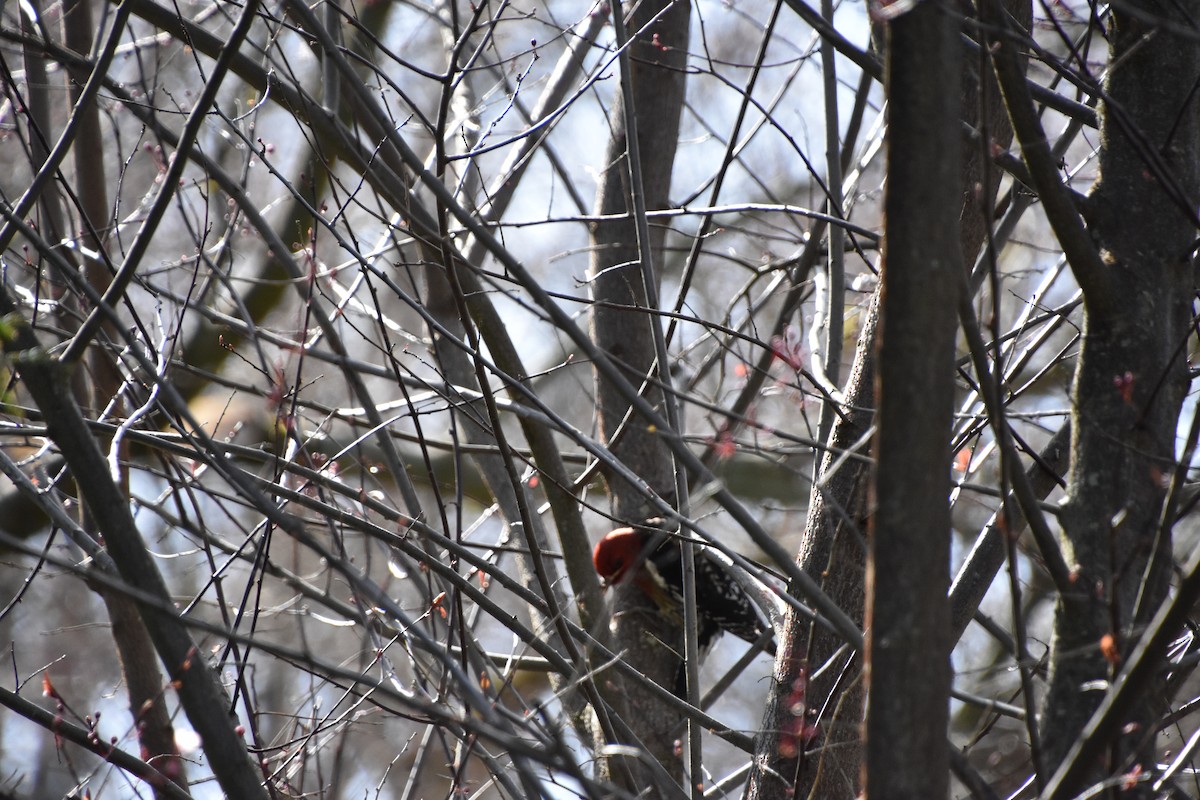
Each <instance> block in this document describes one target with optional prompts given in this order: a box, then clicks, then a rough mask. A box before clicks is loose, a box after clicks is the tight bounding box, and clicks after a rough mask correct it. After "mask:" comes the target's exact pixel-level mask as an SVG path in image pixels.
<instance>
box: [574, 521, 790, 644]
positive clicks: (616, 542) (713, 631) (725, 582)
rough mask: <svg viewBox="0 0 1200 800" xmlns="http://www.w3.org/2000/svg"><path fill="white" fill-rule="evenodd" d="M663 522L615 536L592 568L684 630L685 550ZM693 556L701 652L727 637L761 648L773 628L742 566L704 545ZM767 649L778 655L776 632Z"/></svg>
mask: <svg viewBox="0 0 1200 800" xmlns="http://www.w3.org/2000/svg"><path fill="white" fill-rule="evenodd" d="M662 522H663V521H662V520H660V519H653V520H647V521H646V522H644V523H642V524H639V525H635V526H630V527H623V528H617V529H616V530H613V531H610V532H609V533H607V534H606V535H605V536H604V538H602V539H601V540H600V541H599V542H598V543H597V544H596V548H595V550H593V552H592V564H593V566H594V567H595V569H596V574H597V575H599V576H600V578H601V580H602V581H603V582H604V584H605V586H612V585H614V584H618V583H624V582H626V581H628V582H630V583H632V584H633V585H634V586H635V587H637V588H638V589H639V590H640V591H641V592H642V593H643V594H645V595H646V596H647V597H648V598H650V600H652V601H653V602H654V604H655V606H656V607H657V608H658V611H659V613H660V614H662V615H663V616H664V617H665V618H666V619H668V620H669V621H671V622H672V623H674V624H676V625H679V626H680V627H682V626H683V558H682V555H683V550H682V548H681V545H680V541H679V539H678V538H676V537H672V536H664V535H663V533H662V532H661V527H660V526H661V525H662ZM693 552H694V553H695V563H696V612H697V616H698V618H699V626H698V627H699V630H698V631H697V639H696V643H697V646H698V648H699V650H700V651H701V652H702V653H704V652H707V651H708V650H709V649H710V647H711V646H712V644H713V642H714V641H715V639H716V637H717V636H718V635H720V634H721V633H722V632H727V633H732V634H733V635H734V636H737V637H738V638H740V639H742V640H744V641H747V642H749V643H750V644H758V643H759V642H760V641H761V640H763V639H764V636H765V634H766V633H767V632H768V631H770V630H771V628H770V626H769V625H768V624H767V623H766V622H765V621H764V619H763V617H762V615H761V614H760V613H759V610H758V606H757V605H756V604H755V602H754V601H753V600H752V599H751V597H750V595H749V594H748V593H747V592H746V589H745V588H744V586H743V584H742V582H741V581H740V580H739V578H738V577H736V576H735V575H734V573H733V570H739V569H741V567H738V566H737V565H735V564H733V563H728V562H727V561H726V560H723V559H719V558H718V557H717V555H716V554H715V553H714V552H712V551H711V550H710V549H709V548H707V547H704V546H697V547H696V548H695V550H694V551H693ZM742 578H743V580H744V578H745V576H742ZM764 645H765V649H767V650H768V651H771V652H774V649H775V643H774V634H773V632H772V634H771V636H770V637H769V638H767V641H766V642H765V643H764Z"/></svg>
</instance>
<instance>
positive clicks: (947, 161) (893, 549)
mask: <svg viewBox="0 0 1200 800" xmlns="http://www.w3.org/2000/svg"><path fill="white" fill-rule="evenodd" d="M955 11H956V9H954V8H953V5H952V3H951V2H949V0H942V1H941V2H926V3H922V4H920V5H918V6H917V7H916V8H915V9H913V10H912V11H910V12H908V13H905V14H902V15H901V16H899V17H897V18H896V19H895V20H894V21H892V22H890V23H889V25H888V48H887V72H886V87H887V94H888V99H889V102H890V104H891V105H890V112H889V119H888V157H887V174H888V177H887V191H886V196H885V199H884V216H885V228H884V267H883V280H882V287H883V288H882V293H881V297H880V309H879V317H880V321H879V369H878V372H877V375H876V384H875V385H876V395H877V399H878V402H879V416H878V426H879V430H878V433H877V435H876V437H875V458H876V468H875V480H874V481H873V483H872V486H873V496H874V500H875V503H874V506H875V508H874V514H873V516H872V518H871V525H870V536H869V538H868V550H869V552H868V559H867V624H866V654H865V662H866V668H865V676H866V680H865V684H866V688H867V693H868V698H869V700H868V704H867V714H866V728H865V732H866V763H865V768H864V771H863V772H864V783H865V787H866V792H867V794H868V796H870V797H871V798H872V800H880V799H881V798H897V800H899V798H909V797H945V796H946V794H947V791H948V790H949V772H950V770H949V750H948V748H947V745H946V730H947V727H948V724H949V718H950V683H951V673H950V650H951V647H952V645H953V642H952V640H951V638H950V606H949V602H948V600H947V597H946V594H947V590H948V589H949V586H950V471H949V469H947V463H946V460H947V453H946V445H945V443H946V441H947V440H948V439H949V437H950V426H951V419H952V417H953V411H954V379H955V369H954V360H955V352H954V351H955V334H956V332H957V319H958V294H959V287H960V285H964V286H965V282H963V281H961V277H960V276H961V274H962V252H961V248H960V244H959V237H958V234H957V231H955V222H957V219H958V215H959V213H960V210H961V209H960V206H961V203H962V200H961V194H962V189H961V182H962V177H963V176H962V171H961V169H960V166H959V164H958V159H957V158H956V156H957V154H958V152H959V149H960V148H959V144H960V141H961V139H962V134H961V132H960V130H959V125H960V118H959V113H960V109H959V103H960V102H961V97H960V96H959V90H958V82H959V78H960V76H961V74H962V71H961V66H960V65H961V62H962V47H961V45H960V44H959V42H958V33H959V26H960V23H959V21H958V17H957V14H956V13H954V12H955Z"/></svg>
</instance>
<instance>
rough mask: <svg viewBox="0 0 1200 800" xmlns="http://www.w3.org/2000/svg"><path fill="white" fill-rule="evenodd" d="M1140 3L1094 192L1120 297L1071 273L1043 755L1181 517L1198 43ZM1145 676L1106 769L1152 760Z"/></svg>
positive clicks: (1151, 598)
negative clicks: (1078, 317) (1065, 444)
mask: <svg viewBox="0 0 1200 800" xmlns="http://www.w3.org/2000/svg"><path fill="white" fill-rule="evenodd" d="M1137 8H1140V9H1141V10H1142V12H1145V13H1152V14H1153V15H1154V17H1155V18H1156V19H1157V18H1160V17H1163V18H1167V19H1170V20H1173V21H1175V22H1176V23H1177V24H1190V23H1186V22H1185V21H1186V20H1191V19H1195V16H1196V14H1197V13H1198V12H1200V8H1198V7H1197V3H1195V2H1184V3H1182V4H1178V5H1173V6H1170V7H1166V6H1157V5H1155V6H1154V7H1152V8H1151V7H1149V6H1143V4H1137ZM1138 16H1139V13H1138V12H1137V11H1136V10H1135V9H1130V10H1129V11H1128V12H1126V11H1123V10H1122V9H1118V8H1116V7H1114V9H1113V11H1112V19H1111V24H1110V32H1109V41H1110V43H1111V45H1110V64H1111V65H1112V66H1111V68H1110V71H1109V73H1108V80H1107V82H1106V84H1105V88H1106V90H1107V92H1108V94H1107V99H1106V101H1105V103H1104V106H1103V111H1102V117H1101V149H1100V178H1099V179H1098V180H1097V182H1096V184H1095V185H1094V187H1093V190H1092V193H1091V196H1090V198H1089V202H1088V210H1089V215H1088V216H1089V221H1090V222H1091V230H1092V235H1093V238H1094V239H1095V241H1096V242H1097V244H1098V246H1099V248H1100V256H1101V261H1102V262H1103V265H1104V266H1105V268H1106V269H1105V271H1104V272H1103V274H1101V275H1093V276H1090V277H1091V279H1093V280H1098V282H1099V285H1100V287H1101V288H1102V289H1104V290H1106V291H1107V293H1108V295H1109V297H1110V298H1114V299H1115V300H1116V302H1113V303H1109V302H1105V300H1106V298H1098V297H1096V296H1095V294H1096V292H1095V291H1091V284H1090V283H1089V282H1087V281H1085V280H1084V276H1078V277H1080V283H1081V285H1084V286H1085V290H1084V322H1083V341H1082V346H1081V348H1080V354H1079V361H1078V364H1077V367H1076V372H1075V382H1074V386H1073V387H1072V392H1071V397H1072V401H1073V402H1072V409H1073V413H1072V426H1073V438H1072V442H1071V466H1070V471H1069V475H1068V481H1069V484H1068V485H1069V489H1068V496H1067V498H1066V500H1065V501H1064V502H1063V507H1062V515H1061V522H1062V526H1063V533H1062V545H1063V549H1064V556H1065V558H1066V561H1067V564H1068V565H1069V566H1071V567H1072V570H1073V572H1072V577H1073V579H1074V580H1073V586H1074V588H1075V589H1076V591H1074V592H1071V593H1068V594H1066V595H1064V596H1062V597H1060V598H1059V604H1058V607H1057V610H1056V614H1055V622H1054V638H1053V642H1052V646H1051V657H1050V686H1049V691H1048V694H1047V696H1046V702H1045V711H1044V718H1043V722H1042V725H1043V735H1042V740H1043V741H1044V742H1045V743H1046V745H1045V746H1046V753H1045V766H1046V767H1047V768H1048V769H1054V768H1055V767H1056V766H1057V765H1058V764H1059V762H1060V761H1061V760H1062V759H1063V757H1064V756H1065V755H1066V753H1067V751H1068V750H1069V748H1070V746H1071V745H1072V744H1073V743H1074V741H1075V739H1076V737H1077V735H1078V734H1079V732H1080V731H1081V730H1082V728H1083V726H1084V724H1085V723H1086V722H1087V720H1088V718H1089V716H1090V715H1091V714H1092V712H1093V711H1094V710H1095V708H1096V706H1097V705H1098V704H1099V702H1100V700H1101V699H1102V698H1103V694H1102V693H1101V692H1096V691H1090V692H1089V691H1087V690H1086V689H1085V688H1084V687H1085V684H1087V683H1089V682H1091V681H1105V680H1108V679H1111V678H1112V677H1113V676H1114V675H1115V673H1116V672H1117V671H1118V670H1119V668H1120V663H1121V655H1122V654H1128V652H1129V651H1130V649H1131V648H1132V644H1133V642H1134V641H1136V639H1137V638H1138V636H1140V634H1141V629H1142V626H1144V625H1145V624H1146V622H1147V621H1148V620H1149V618H1150V616H1151V615H1152V614H1153V613H1154V611H1155V610H1156V609H1157V607H1158V605H1159V603H1160V602H1161V601H1162V600H1163V599H1164V598H1165V597H1166V593H1167V590H1168V587H1169V580H1170V569H1171V529H1170V528H1171V522H1172V521H1171V520H1165V521H1164V520H1162V519H1161V513H1162V507H1163V500H1164V496H1165V493H1166V480H1165V476H1168V475H1169V474H1170V472H1171V470H1172V467H1173V464H1174V460H1175V431H1176V426H1177V424H1178V420H1179V413H1180V407H1181V405H1182V402H1183V397H1184V394H1185V392H1186V390H1187V386H1188V376H1187V363H1186V347H1185V342H1186V340H1187V338H1188V336H1189V329H1190V323H1191V294H1192V290H1193V287H1194V278H1193V274H1194V273H1193V263H1192V251H1193V249H1194V247H1195V236H1196V225H1195V207H1196V206H1195V203H1196V199H1195V198H1196V197H1197V195H1198V191H1197V190H1198V189H1200V186H1198V184H1200V163H1198V162H1200V159H1198V155H1200V154H1198V153H1197V146H1198V143H1200V130H1198V123H1200V119H1198V116H1197V99H1196V97H1195V96H1194V88H1195V84H1196V81H1197V79H1198V77H1200V51H1198V50H1197V48H1196V47H1195V44H1194V43H1193V42H1190V41H1185V40H1184V39H1183V38H1181V37H1174V36H1172V35H1170V34H1169V33H1165V32H1163V29H1162V28H1157V30H1156V28H1155V27H1153V26H1150V25H1148V24H1145V23H1143V22H1142V21H1140V20H1139V19H1138ZM1146 37H1150V38H1149V40H1147V38H1146ZM1168 75H1169V76H1170V77H1169V78H1167V76H1168ZM1146 689H1147V691H1146V694H1145V695H1144V697H1145V701H1144V702H1143V704H1142V705H1141V707H1140V708H1138V709H1137V711H1135V713H1134V714H1133V716H1132V718H1131V719H1130V720H1129V721H1128V722H1129V724H1127V725H1126V726H1125V728H1124V730H1125V734H1126V735H1125V736H1124V738H1123V739H1122V741H1121V742H1120V743H1119V744H1118V746H1117V747H1116V748H1114V750H1113V751H1112V761H1111V763H1109V764H1107V765H1096V766H1097V767H1103V770H1104V772H1106V773H1108V772H1111V771H1119V772H1128V771H1130V770H1131V769H1133V768H1134V763H1135V762H1136V763H1140V764H1141V765H1142V767H1143V768H1144V769H1146V770H1152V769H1153V765H1154V761H1153V760H1152V759H1153V756H1154V750H1153V744H1154V734H1153V731H1154V721H1155V720H1156V719H1159V718H1160V717H1161V714H1160V712H1161V711H1162V710H1163V708H1164V706H1163V702H1164V699H1163V698H1162V697H1161V684H1160V683H1158V682H1157V681H1156V685H1155V686H1150V687H1146ZM1096 774H1097V775H1099V773H1096ZM1147 791H1148V789H1147Z"/></svg>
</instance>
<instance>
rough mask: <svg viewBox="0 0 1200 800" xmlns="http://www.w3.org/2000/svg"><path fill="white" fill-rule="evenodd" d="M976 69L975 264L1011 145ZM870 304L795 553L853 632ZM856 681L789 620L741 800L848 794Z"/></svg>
mask: <svg viewBox="0 0 1200 800" xmlns="http://www.w3.org/2000/svg"><path fill="white" fill-rule="evenodd" d="M1005 6H1006V9H1007V11H1008V13H1009V14H1010V16H1011V18H1012V19H1013V20H1014V21H1015V22H1016V23H1017V24H1018V25H1020V26H1022V27H1024V28H1026V29H1028V27H1029V25H1030V24H1031V20H1032V16H1033V12H1032V6H1031V4H1030V3H1029V2H1028V0H1013V2H1007V3H1005ZM979 67H980V65H979V59H978V58H974V59H968V60H967V62H966V63H965V65H964V73H965V77H964V80H963V82H962V93H963V94H962V96H963V99H962V114H963V116H964V118H965V119H966V120H967V121H968V122H969V123H970V124H971V125H972V126H973V127H974V128H975V129H977V130H979V131H980V132H981V133H983V138H982V140H981V141H980V142H979V143H978V144H975V145H972V146H970V147H965V148H963V150H962V158H961V168H962V175H963V194H962V213H961V216H960V225H959V234H960V241H961V247H962V253H963V258H964V261H965V262H966V263H967V264H971V263H973V262H974V260H975V256H976V254H977V253H978V252H979V250H980V248H981V247H982V245H983V243H984V242H985V240H986V233H987V229H988V226H989V225H990V224H991V221H992V208H993V203H994V202H995V197H996V192H997V189H998V185H999V178H1000V174H999V170H998V169H996V168H995V167H993V166H991V164H990V161H991V158H992V152H993V148H996V149H997V150H1005V149H1007V148H1008V146H1009V144H1010V143H1011V142H1012V137H1013V134H1012V126H1011V125H1010V124H1009V122H1008V118H1007V116H1006V114H1005V112H1004V105H1003V102H1002V100H1001V97H1000V93H999V90H998V89H997V88H996V86H995V79H994V78H993V76H992V75H991V73H990V71H983V70H982V69H980V68H979ZM981 86H982V87H986V90H981ZM878 303H879V297H878V294H876V296H875V297H873V298H872V300H871V304H870V306H869V307H868V309H867V313H866V315H865V321H864V323H863V328H862V331H861V333H860V334H859V339H858V345H857V347H856V349H855V353H854V362H853V366H852V367H851V372H850V377H849V380H848V381H847V383H846V389H845V397H846V402H845V405H844V407H843V408H842V409H841V413H840V414H839V416H838V417H837V418H836V420H835V422H834V426H833V430H832V433H831V434H830V440H829V442H828V445H829V452H827V453H826V455H825V457H824V458H823V459H822V461H821V467H820V471H819V476H818V480H817V481H816V483H815V484H814V487H813V491H812V497H811V500H810V502H809V508H808V519H807V522H806V525H805V530H804V536H803V538H802V540H801V545H800V551H799V554H798V555H797V562H798V563H799V564H800V566H801V568H802V569H804V570H805V571H806V572H807V573H808V574H809V575H812V576H813V577H814V578H816V579H817V580H818V581H819V582H820V583H821V587H822V589H823V590H824V591H825V592H826V594H828V595H829V597H830V598H832V599H833V600H834V601H835V602H837V604H838V605H839V606H840V607H841V608H842V609H843V610H845V611H846V613H847V614H849V615H850V617H851V618H852V619H854V620H855V621H856V622H860V623H861V621H862V619H863V599H864V595H863V592H864V586H865V581H864V572H865V563H866V549H865V548H866V546H865V538H864V537H865V532H866V530H867V522H868V519H869V516H870V504H869V502H868V496H867V495H868V485H869V484H868V481H869V470H870V467H869V465H868V464H867V463H866V462H864V461H861V460H858V459H845V458H842V455H841V454H842V453H844V452H845V451H846V450H854V452H856V453H858V454H864V455H865V454H866V453H867V452H868V443H867V442H866V441H864V438H863V437H865V436H866V435H867V433H868V431H869V430H870V428H871V425H872V424H873V423H874V408H875V391H874V383H875V370H876V363H875V331H876V326H877V323H878V318H877V317H878ZM835 657H836V659H835ZM831 659H835V660H833V661H831ZM860 671H861V663H860V661H859V660H858V659H857V658H856V657H854V654H853V653H852V651H850V650H849V649H847V648H845V647H844V645H843V642H842V641H841V639H840V638H839V637H838V636H837V635H836V634H834V633H832V632H830V631H828V630H827V629H825V628H824V627H821V626H819V625H813V624H810V623H809V622H808V621H806V620H805V619H803V618H801V617H798V616H797V615H795V614H792V613H789V614H788V616H787V618H786V620H785V625H784V632H783V636H782V638H781V640H780V647H779V651H778V654H777V658H776V661H775V672H774V683H775V687H774V690H773V691H772V692H771V695H770V697H769V699H768V703H767V708H766V711H765V712H764V715H763V723H762V727H761V731H760V733H759V736H758V739H757V740H756V744H755V763H754V767H753V770H752V772H751V775H750V781H749V783H748V786H747V793H746V797H747V799H748V800H763V799H765V798H792V797H810V796H813V797H824V798H854V797H856V796H857V795H858V792H859V776H860V770H861V766H862V757H863V749H862V743H861V725H862V713H863V703H864V700H865V692H864V688H863V684H862V679H861V674H860ZM806 751H810V754H809V755H806Z"/></svg>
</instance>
